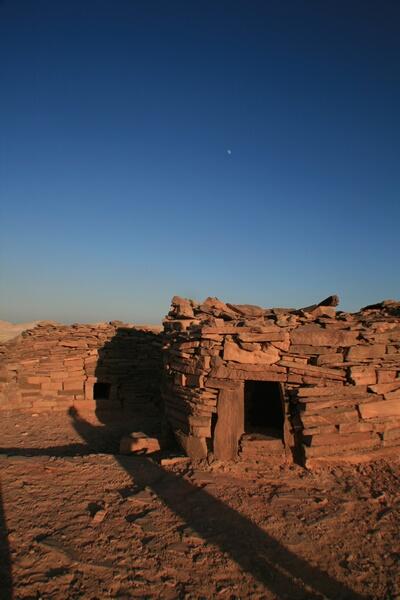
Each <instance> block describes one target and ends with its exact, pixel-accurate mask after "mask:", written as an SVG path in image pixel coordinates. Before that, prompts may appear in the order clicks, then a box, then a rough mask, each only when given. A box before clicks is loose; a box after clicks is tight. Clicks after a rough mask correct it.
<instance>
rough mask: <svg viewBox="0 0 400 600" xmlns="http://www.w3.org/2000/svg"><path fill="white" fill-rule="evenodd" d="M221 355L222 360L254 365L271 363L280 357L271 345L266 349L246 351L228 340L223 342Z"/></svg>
mask: <svg viewBox="0 0 400 600" xmlns="http://www.w3.org/2000/svg"><path fill="white" fill-rule="evenodd" d="M223 356H224V360H231V361H234V362H238V363H245V364H256V365H257V364H258V365H259V364H265V365H272V364H273V363H276V362H277V361H278V360H279V358H280V354H279V351H278V350H277V349H276V348H273V347H270V348H268V350H266V351H255V352H247V350H242V349H241V348H239V346H237V344H235V343H233V342H228V341H226V342H225V345H224V354H223Z"/></svg>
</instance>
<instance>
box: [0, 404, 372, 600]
mask: <svg viewBox="0 0 400 600" xmlns="http://www.w3.org/2000/svg"><path fill="white" fill-rule="evenodd" d="M70 418H71V420H72V424H73V426H74V428H75V430H76V432H77V433H78V434H79V435H80V437H81V438H82V440H83V442H84V443H83V444H82V445H80V444H71V445H69V446H58V447H51V448H43V449H38V448H31V449H27V448H25V449H21V448H2V449H0V453H7V454H17V455H23V454H24V455H30V456H32V455H38V454H41V455H47V456H61V455H64V456H71V455H74V454H75V455H76V454H79V455H85V454H90V453H92V452H93V450H92V447H93V440H94V439H97V438H98V436H99V433H100V432H101V433H102V435H104V436H105V437H106V438H107V432H108V427H107V421H106V420H105V419H104V417H103V419H102V420H103V423H104V425H103V426H96V425H94V424H92V423H90V422H88V421H86V420H85V419H84V418H82V417H81V416H80V415H79V414H78V412H77V411H76V410H74V409H72V410H70ZM111 427H112V426H111ZM113 433H114V432H112V434H113ZM115 459H116V460H117V462H118V463H119V464H120V466H121V467H122V468H123V469H124V471H125V472H126V473H127V474H128V475H129V476H130V478H131V479H132V483H133V484H134V485H135V487H136V488H139V489H141V488H145V487H150V488H151V489H152V490H153V491H154V493H155V494H157V496H158V497H159V498H160V499H161V500H162V501H163V502H164V503H165V505H166V506H168V507H169V508H170V510H171V511H173V512H174V513H175V514H176V515H177V516H179V517H180V518H181V519H182V520H183V521H184V522H185V523H186V524H187V526H188V527H190V528H191V529H193V530H195V531H196V532H197V534H198V535H200V536H201V537H202V538H203V539H204V540H206V541H207V542H208V543H210V544H213V545H214V546H215V547H216V548H218V549H219V550H220V551H221V552H223V553H226V554H228V555H229V556H230V557H231V558H232V559H233V560H234V561H235V562H236V563H237V564H238V565H239V566H240V568H241V569H242V570H243V571H245V572H247V573H249V574H250V575H252V576H253V577H254V579H256V580H257V581H258V582H260V583H261V584H262V585H264V586H265V587H266V588H267V589H268V590H270V591H271V592H272V593H274V594H276V597H277V598H278V599H279V598H290V599H291V600H292V599H293V600H300V599H302V600H306V599H307V600H317V599H318V600H320V599H322V598H327V599H342V600H344V599H348V600H365V598H366V597H365V596H363V595H360V594H358V593H357V592H354V591H353V590H351V589H349V588H348V587H347V586H346V585H344V584H342V583H340V582H338V581H336V580H335V579H333V578H332V577H331V576H330V575H328V573H326V572H324V571H322V570H321V569H318V568H317V567H314V566H312V565H311V564H309V563H308V562H307V561H306V560H304V559H303V558H300V557H299V556H297V555H296V554H294V553H293V552H290V551H289V550H288V549H287V548H285V547H284V546H283V545H282V544H280V543H279V542H278V541H277V540H275V539H274V538H273V537H271V536H270V535H268V534H267V533H266V532H265V531H263V530H262V529H261V528H260V527H258V526H257V525H256V524H255V523H253V522H252V521H251V520H250V519H248V518H247V517H244V516H243V515H241V514H240V513H238V512H237V511H235V510H233V509H232V508H230V507H229V506H227V505H226V504H224V503H223V502H221V501H220V500H218V499H217V498H215V497H213V496H212V495H210V494H209V493H208V492H207V491H205V490H204V489H202V488H200V487H198V486H195V485H193V484H191V483H190V482H189V481H187V480H185V479H183V478H181V477H178V476H177V475H175V474H174V473H171V472H168V471H166V470H164V469H163V468H162V467H160V465H159V464H158V463H157V462H155V460H154V459H152V458H151V457H146V456H121V455H115ZM1 516H2V513H0V518H1ZM3 523H4V519H3V520H2V521H1V522H0V533H1V538H0V539H1V540H2V541H0V557H1V565H2V567H1V568H0V572H1V573H2V581H3V582H4V583H3V584H2V585H3V588H2V592H1V593H2V594H3V595H1V593H0V599H1V600H12V580H11V562H10V555H9V548H8V543H7V536H6V535H5V534H6V528H5V524H4V525H3V526H2V524H3ZM7 590H9V591H7ZM7 594H8V595H7Z"/></svg>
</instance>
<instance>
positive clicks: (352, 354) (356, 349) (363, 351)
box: [346, 344, 386, 360]
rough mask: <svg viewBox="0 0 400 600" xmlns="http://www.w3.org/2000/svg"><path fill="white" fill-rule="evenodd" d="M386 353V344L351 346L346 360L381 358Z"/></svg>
mask: <svg viewBox="0 0 400 600" xmlns="http://www.w3.org/2000/svg"><path fill="white" fill-rule="evenodd" d="M385 354H386V346H385V344H368V345H365V346H353V347H352V348H349V350H348V352H347V355H346V360H363V359H366V358H379V357H381V356H384V355H385Z"/></svg>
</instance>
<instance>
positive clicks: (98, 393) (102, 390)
mask: <svg viewBox="0 0 400 600" xmlns="http://www.w3.org/2000/svg"><path fill="white" fill-rule="evenodd" d="M110 393H111V383H104V382H101V381H98V382H97V383H95V384H94V386H93V398H94V400H109V398H110Z"/></svg>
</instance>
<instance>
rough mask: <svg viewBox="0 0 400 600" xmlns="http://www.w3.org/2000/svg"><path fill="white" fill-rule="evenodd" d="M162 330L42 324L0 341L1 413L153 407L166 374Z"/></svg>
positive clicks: (116, 326)
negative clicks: (162, 376) (0, 342)
mask: <svg viewBox="0 0 400 600" xmlns="http://www.w3.org/2000/svg"><path fill="white" fill-rule="evenodd" d="M159 329H160V328H158V330H157V328H156V327H154V328H151V327H140V326H138V327H136V326H132V325H124V324H123V323H121V322H119V321H113V322H111V323H100V324H93V325H92V324H87V325H86V324H75V325H61V324H59V323H49V322H44V323H39V324H38V325H37V326H36V327H35V328H34V329H31V330H29V331H25V332H23V333H22V334H21V335H20V336H18V337H17V338H15V339H13V340H11V341H8V342H7V343H5V344H0V411H25V412H42V411H55V410H62V411H67V410H68V409H70V408H71V407H74V408H75V409H76V410H78V411H79V412H82V411H83V412H94V411H99V410H109V411H121V410H130V409H132V410H139V409H144V410H147V409H151V407H153V410H154V403H156V404H157V402H158V399H159V386H160V378H161V372H162V354H161V348H162V336H161V335H160V333H159ZM95 384H104V385H100V386H98V387H97V388H95ZM96 390H97V391H96ZM94 395H96V396H97V397H96V398H95V397H94Z"/></svg>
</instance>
